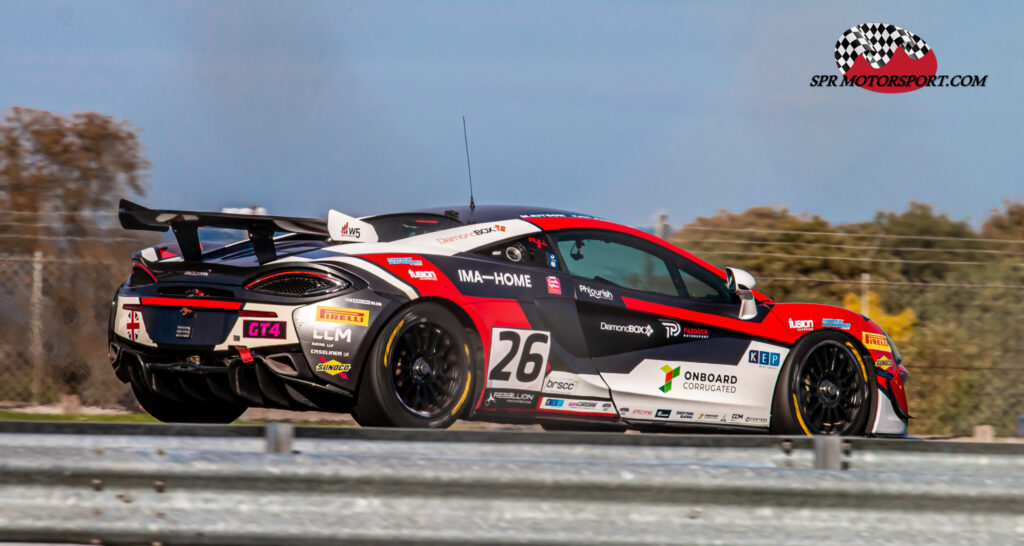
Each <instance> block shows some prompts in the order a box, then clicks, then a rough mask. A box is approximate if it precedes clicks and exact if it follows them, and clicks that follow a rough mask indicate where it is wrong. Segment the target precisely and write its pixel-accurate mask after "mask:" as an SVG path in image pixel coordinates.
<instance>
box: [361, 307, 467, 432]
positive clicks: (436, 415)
mask: <svg viewBox="0 0 1024 546" xmlns="http://www.w3.org/2000/svg"><path fill="white" fill-rule="evenodd" d="M472 362H473V361H472V357H471V356H470V340H469V335H468V334H467V332H466V329H465V328H464V327H463V325H462V323H460V322H459V320H458V319H456V318H455V316H454V315H452V314H451V313H450V312H449V311H448V310H447V309H445V308H444V307H442V306H441V305H438V304H436V303H417V304H414V305H412V306H410V307H409V308H408V309H406V310H405V311H404V312H401V313H399V314H398V315H396V316H395V317H394V318H392V319H391V321H390V322H388V324H387V325H386V326H385V327H384V329H383V330H382V331H381V335H380V336H379V337H378V339H377V341H376V342H375V343H374V346H373V349H372V351H371V353H370V358H368V359H367V362H366V367H365V369H364V370H363V377H362V380H361V385H360V388H359V393H358V398H357V401H356V407H355V409H354V410H353V412H352V416H353V417H354V418H355V420H356V422H357V423H359V424H360V425H362V426H384V427H407V428H447V427H449V426H450V425H451V424H452V423H454V422H455V421H456V420H457V419H458V418H459V416H460V415H461V412H462V411H463V410H464V408H465V406H466V403H467V401H468V400H469V398H470V393H471V392H472V385H473V374H472V370H473V366H472Z"/></svg>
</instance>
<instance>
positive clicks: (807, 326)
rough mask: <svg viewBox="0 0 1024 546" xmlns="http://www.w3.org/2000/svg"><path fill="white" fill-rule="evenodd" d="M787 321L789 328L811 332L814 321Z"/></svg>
mask: <svg viewBox="0 0 1024 546" xmlns="http://www.w3.org/2000/svg"><path fill="white" fill-rule="evenodd" d="M788 320H789V327H790V328H792V329H793V330H797V331H805V330H813V329H814V320H813V319H812V320H793V319H788Z"/></svg>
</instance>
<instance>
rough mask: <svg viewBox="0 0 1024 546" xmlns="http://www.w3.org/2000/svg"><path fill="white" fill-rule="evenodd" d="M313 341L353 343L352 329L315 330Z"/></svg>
mask: <svg viewBox="0 0 1024 546" xmlns="http://www.w3.org/2000/svg"><path fill="white" fill-rule="evenodd" d="M313 339H316V340H323V341H345V342H348V343H352V329H351V328H322V329H321V328H313Z"/></svg>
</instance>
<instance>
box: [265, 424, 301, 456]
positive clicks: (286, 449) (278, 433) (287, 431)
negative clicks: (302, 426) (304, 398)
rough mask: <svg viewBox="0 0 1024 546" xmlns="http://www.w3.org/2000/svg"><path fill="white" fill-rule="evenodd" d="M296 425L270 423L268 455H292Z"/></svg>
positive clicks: (268, 426) (268, 427)
mask: <svg viewBox="0 0 1024 546" xmlns="http://www.w3.org/2000/svg"><path fill="white" fill-rule="evenodd" d="M294 437H295V425H293V424H291V423H269V424H268V425H267V453H291V452H292V438H294Z"/></svg>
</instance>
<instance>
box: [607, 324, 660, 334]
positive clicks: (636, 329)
mask: <svg viewBox="0 0 1024 546" xmlns="http://www.w3.org/2000/svg"><path fill="white" fill-rule="evenodd" d="M601 330H604V331H610V332H619V333H621V334H639V335H642V336H647V337H651V334H653V333H654V328H652V327H651V325H650V324H643V325H641V324H609V323H607V322H604V321H601Z"/></svg>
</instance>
